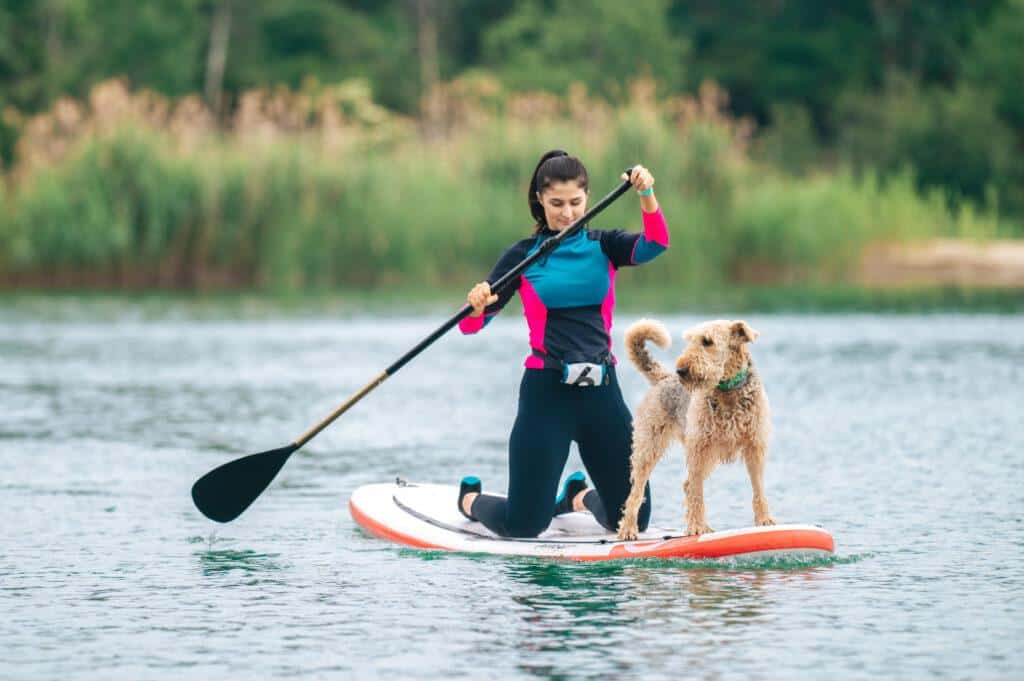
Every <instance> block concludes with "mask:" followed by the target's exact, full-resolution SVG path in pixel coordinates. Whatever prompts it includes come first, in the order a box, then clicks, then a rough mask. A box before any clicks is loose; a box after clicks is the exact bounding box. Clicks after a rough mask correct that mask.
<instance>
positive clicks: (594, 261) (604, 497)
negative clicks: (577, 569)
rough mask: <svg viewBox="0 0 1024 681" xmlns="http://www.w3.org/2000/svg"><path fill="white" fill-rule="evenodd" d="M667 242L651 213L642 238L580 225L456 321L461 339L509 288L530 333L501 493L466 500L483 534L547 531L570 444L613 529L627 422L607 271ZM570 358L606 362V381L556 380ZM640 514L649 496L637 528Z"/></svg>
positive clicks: (594, 503)
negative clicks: (488, 301) (481, 307)
mask: <svg viewBox="0 0 1024 681" xmlns="http://www.w3.org/2000/svg"><path fill="white" fill-rule="evenodd" d="M553 234H554V232H552V231H550V230H543V231H541V232H540V233H538V234H537V235H535V236H533V237H530V238H528V239H523V240H522V241H519V242H517V243H516V244H514V245H513V246H512V247H511V248H509V249H508V250H507V251H505V253H504V254H503V255H502V256H501V258H500V259H499V260H498V263H497V265H495V267H494V269H493V270H492V272H491V274H490V275H489V276H488V277H487V281H488V282H490V283H494V282H495V281H497V280H498V279H499V278H500V277H502V276H503V275H504V274H505V273H506V272H508V271H509V270H510V269H512V267H514V266H515V265H516V264H518V263H519V262H521V261H522V260H523V258H525V257H526V256H527V255H529V254H530V253H532V252H533V251H534V250H535V249H537V248H538V247H539V246H540V244H541V242H542V241H543V240H544V239H547V238H549V237H550V236H552V235H553ZM668 243H669V238H668V228H667V227H666V225H665V218H664V216H663V215H662V213H661V211H660V210H658V211H656V212H654V213H643V233H642V234H637V233H630V232H625V231H623V230H591V229H587V228H584V229H582V230H580V231H579V232H578V233H577V234H575V235H573V236H572V237H570V238H568V239H567V240H566V241H565V242H563V243H562V244H561V245H559V247H558V248H556V249H555V250H554V251H552V252H551V253H550V254H549V255H548V256H547V257H546V258H543V259H541V260H540V261H538V262H536V263H534V264H533V265H531V266H530V267H528V268H527V269H526V270H525V271H524V272H523V273H522V275H520V277H519V279H518V281H516V282H515V283H514V284H513V285H510V286H509V287H508V288H507V289H505V290H503V291H501V292H499V293H498V300H497V301H496V302H495V303H493V304H492V305H489V306H488V307H487V308H486V309H485V311H484V314H483V315H481V316H480V317H466V318H465V319H463V320H462V322H460V324H459V328H460V329H461V331H462V332H463V333H466V334H471V333H476V332H478V331H480V330H481V329H482V328H483V327H484V326H486V325H487V323H488V322H490V320H491V319H493V318H494V316H495V315H496V314H498V312H500V311H501V309H502V308H504V307H505V305H506V304H508V302H509V300H511V298H512V295H513V294H514V293H515V292H516V291H518V292H519V296H520V298H521V299H522V301H523V312H524V313H525V315H526V320H527V324H528V326H529V330H530V354H529V356H527V358H526V362H525V366H526V371H525V372H524V374H523V379H522V382H521V384H520V390H519V410H518V413H517V415H516V422H515V425H514V426H513V428H512V434H511V436H510V439H509V489H508V495H507V497H499V496H494V495H488V494H483V495H480V496H479V497H477V499H476V501H475V502H474V503H473V509H472V511H473V516H474V517H475V518H476V519H478V520H479V521H480V522H482V523H483V524H484V525H485V526H487V527H488V528H489V529H490V530H491V531H493V532H495V533H496V534H499V535H501V536H514V537H534V536H537V535H538V534H540V533H541V532H543V531H544V530H545V529H546V528H547V526H548V524H549V523H550V522H551V517H552V515H553V514H554V510H555V509H554V503H553V501H552V499H553V498H554V496H555V492H556V491H557V488H558V480H559V478H560V477H561V473H562V469H563V468H564V466H565V462H566V459H567V458H568V455H569V445H570V443H571V442H572V441H575V442H576V443H577V445H578V446H579V450H580V457H581V458H582V459H583V464H584V466H586V468H587V472H588V474H589V475H590V478H591V480H592V481H593V483H594V489H593V490H591V491H590V492H588V494H587V495H586V497H585V499H584V501H585V503H586V506H587V508H588V509H589V510H590V511H591V512H593V513H594V516H595V518H596V519H597V521H598V522H599V523H601V524H602V525H603V526H604V527H606V528H607V529H609V530H612V531H614V530H615V529H616V527H617V525H618V522H619V516H620V513H621V508H622V504H623V503H624V502H625V500H626V496H627V495H628V494H629V456H630V448H631V440H632V416H631V415H630V412H629V408H628V407H627V406H626V404H625V402H624V401H623V399H622V393H621V391H620V390H619V385H618V380H617V378H616V375H615V369H614V364H615V357H614V356H613V355H612V352H611V344H612V340H611V328H612V310H613V308H614V306H615V275H616V273H617V271H618V269H619V268H620V267H624V266H630V265H640V264H642V263H645V262H649V261H650V260H653V259H654V258H655V257H657V256H658V255H659V254H661V253H662V252H663V251H665V249H667V248H668ZM576 362H589V363H593V364H603V365H605V366H606V368H607V376H608V379H607V380H606V381H604V382H603V383H602V384H601V385H597V386H590V387H579V386H576V385H570V384H566V383H563V382H562V372H561V370H562V367H563V363H576ZM649 516H650V492H649V490H648V493H647V500H646V501H645V503H644V506H643V507H642V508H641V513H640V517H639V520H640V526H641V528H643V527H645V526H646V524H647V520H648V518H649Z"/></svg>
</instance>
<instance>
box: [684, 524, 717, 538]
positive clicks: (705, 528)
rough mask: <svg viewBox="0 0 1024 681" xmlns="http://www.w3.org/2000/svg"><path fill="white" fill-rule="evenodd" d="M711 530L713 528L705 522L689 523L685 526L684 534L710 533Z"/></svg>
mask: <svg viewBox="0 0 1024 681" xmlns="http://www.w3.org/2000/svg"><path fill="white" fill-rule="evenodd" d="M712 532H714V530H713V529H711V527H710V526H709V525H708V524H707V523H691V524H689V525H687V526H686V534H689V535H701V534H711V533H712Z"/></svg>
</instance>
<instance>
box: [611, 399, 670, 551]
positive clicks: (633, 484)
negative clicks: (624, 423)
mask: <svg viewBox="0 0 1024 681" xmlns="http://www.w3.org/2000/svg"><path fill="white" fill-rule="evenodd" d="M645 421H646V419H644V418H643V417H641V416H639V415H638V417H637V423H636V424H635V426H634V429H633V453H632V455H631V456H630V458H629V469H630V470H629V481H630V488H629V496H628V497H627V498H626V503H625V504H624V505H623V507H622V519H621V520H619V535H618V538H619V539H620V540H633V539H636V538H637V535H638V534H639V532H640V530H639V528H638V527H637V522H636V519H637V515H638V514H639V513H640V506H641V505H642V504H643V503H644V487H645V486H646V485H647V481H648V480H650V479H651V473H652V472H653V471H654V467H655V466H656V465H657V464H658V460H659V459H661V457H662V455H663V454H664V453H665V450H666V449H668V445H669V442H670V441H671V436H672V429H671V428H670V427H667V426H666V425H665V424H664V423H659V424H657V425H651V424H648V423H646V422H645Z"/></svg>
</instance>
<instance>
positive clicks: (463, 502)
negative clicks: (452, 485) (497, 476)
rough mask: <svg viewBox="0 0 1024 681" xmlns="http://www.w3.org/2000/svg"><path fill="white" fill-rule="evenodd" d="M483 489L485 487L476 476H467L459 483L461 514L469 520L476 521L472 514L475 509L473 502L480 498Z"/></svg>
mask: <svg viewBox="0 0 1024 681" xmlns="http://www.w3.org/2000/svg"><path fill="white" fill-rule="evenodd" d="M483 487H484V485H483V483H482V482H480V478H478V477H476V476H475V475H467V476H466V477H464V478H463V479H462V481H461V482H460V483H459V513H461V514H462V515H464V516H466V517H467V518H468V519H469V520H476V518H474V517H473V514H472V513H471V509H472V508H473V501H475V500H476V498H477V497H478V496H480V492H481V491H483Z"/></svg>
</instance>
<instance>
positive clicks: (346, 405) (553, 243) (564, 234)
mask: <svg viewBox="0 0 1024 681" xmlns="http://www.w3.org/2000/svg"><path fill="white" fill-rule="evenodd" d="M632 170H633V169H632V168H627V169H626V177H629V176H631V175H632ZM631 186H632V184H631V183H630V182H629V180H623V181H622V183H621V184H620V185H619V186H618V187H616V188H615V189H614V190H613V191H612V192H611V193H609V194H608V195H607V196H605V197H604V198H603V199H601V200H600V201H598V202H597V203H596V204H594V206H593V207H592V208H591V209H590V210H588V211H587V212H586V213H584V214H583V215H582V217H580V219H579V220H577V221H576V222H574V223H572V224H571V225H569V226H568V227H566V228H565V229H563V230H562V231H561V232H559V233H558V234H556V235H555V236H553V237H551V238H549V239H547V240H545V241H544V242H543V243H542V244H541V245H540V248H538V249H537V250H536V251H534V252H533V253H531V254H530V255H528V256H526V257H525V258H523V260H522V262H520V263H519V264H518V265H516V266H515V267H513V268H512V269H511V270H509V271H508V272H507V273H506V274H505V275H504V276H503V277H501V278H500V279H498V281H496V282H494V283H493V284H491V291H492V292H493V293H498V292H500V291H502V290H503V289H504V288H505V287H506V286H508V285H509V284H510V283H511V282H512V281H514V280H515V278H516V277H518V276H519V275H520V274H522V272H523V270H525V269H526V268H527V267H529V266H530V265H532V264H533V263H535V262H537V261H538V260H539V259H541V258H543V257H544V256H546V255H547V254H548V253H550V252H551V251H553V250H555V249H556V248H558V246H559V245H560V244H561V243H562V242H563V241H565V240H566V239H568V238H569V237H571V236H572V235H574V234H576V232H578V231H580V230H581V229H583V227H584V225H586V224H587V223H588V222H590V220H592V219H593V218H594V216H595V215H597V214H598V213H600V212H601V211H603V210H604V209H605V208H607V207H608V206H609V205H611V203H612V202H613V201H615V199H617V198H619V197H620V196H622V195H623V194H625V193H626V192H627V191H628V190H629V188H630V187H631ZM472 311H473V308H472V307H470V306H469V304H466V305H463V306H462V309H461V310H459V311H458V312H456V313H455V315H453V316H452V318H451V319H449V320H448V321H446V322H445V323H444V324H442V325H441V326H439V327H437V329H436V330H434V332H433V333H431V334H430V335H429V336H427V337H426V338H424V339H423V340H421V341H420V342H419V343H417V344H416V346H415V347H414V348H413V349H411V350H409V352H407V353H405V354H404V355H402V356H401V357H399V358H398V359H397V360H396V361H395V363H394V364H392V365H391V366H389V367H388V368H387V369H385V370H384V371H382V372H380V373H379V374H377V375H376V376H375V377H374V378H373V380H371V381H370V382H369V383H367V384H366V385H364V386H363V387H362V388H360V389H359V390H358V391H357V392H356V393H355V394H354V395H352V396H351V397H350V398H348V399H347V400H345V401H344V402H342V403H341V404H340V405H338V408H337V409H335V410H334V411H332V412H331V413H330V414H328V415H327V417H326V418H325V419H324V420H322V421H321V422H320V423H318V424H316V425H315V426H313V427H312V428H310V429H309V430H307V431H306V432H305V433H303V434H302V436H301V437H299V439H297V440H296V441H295V442H294V443H293V444H294V446H295V449H298V448H299V447H302V446H303V445H304V444H306V443H307V442H309V441H310V440H312V439H313V438H314V437H316V436H317V434H318V433H319V432H320V431H321V430H323V429H324V428H326V427H327V426H329V425H331V423H333V422H334V420H335V419H337V418H338V417H339V416H341V415H342V414H344V413H345V412H346V411H348V410H349V409H350V408H351V407H352V406H353V405H355V404H356V403H357V402H358V401H359V400H361V399H363V398H364V397H366V396H367V395H369V394H370V393H371V392H372V391H373V389H374V388H376V387H377V386H379V385H380V384H381V383H383V382H384V381H386V380H387V379H388V378H389V377H391V376H393V375H394V374H396V373H398V370H399V369H401V368H402V367H404V366H405V365H406V364H408V363H409V362H410V361H411V360H412V359H413V358H414V357H416V355H418V354H420V353H421V352H423V351H424V350H426V349H427V348H428V347H430V346H431V345H432V344H433V343H434V341H436V340H437V339H438V338H440V337H441V336H443V335H444V334H446V333H448V332H449V331H451V330H452V327H454V326H455V325H456V324H458V323H459V322H461V321H462V320H463V319H465V318H466V317H468V316H469V314H470V313H471V312H472Z"/></svg>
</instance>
